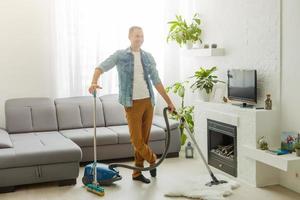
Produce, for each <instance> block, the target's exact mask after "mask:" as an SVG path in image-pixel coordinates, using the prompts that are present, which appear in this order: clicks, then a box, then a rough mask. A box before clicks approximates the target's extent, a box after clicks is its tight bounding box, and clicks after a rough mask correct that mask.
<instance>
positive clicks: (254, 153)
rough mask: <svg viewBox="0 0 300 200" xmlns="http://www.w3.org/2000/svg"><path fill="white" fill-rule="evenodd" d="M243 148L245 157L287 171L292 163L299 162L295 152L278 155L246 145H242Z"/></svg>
mask: <svg viewBox="0 0 300 200" xmlns="http://www.w3.org/2000/svg"><path fill="white" fill-rule="evenodd" d="M243 148H244V150H245V151H244V154H245V155H246V156H247V157H249V158H251V159H253V160H256V161H259V162H262V163H265V164H267V165H270V166H272V167H276V168H277V169H280V170H283V171H288V169H289V168H290V167H291V166H292V165H294V164H296V163H299V162H300V157H297V156H296V155H295V153H292V154H286V155H280V156H278V155H273V154H271V153H267V152H265V151H263V150H260V149H256V148H254V147H250V146H248V145H243Z"/></svg>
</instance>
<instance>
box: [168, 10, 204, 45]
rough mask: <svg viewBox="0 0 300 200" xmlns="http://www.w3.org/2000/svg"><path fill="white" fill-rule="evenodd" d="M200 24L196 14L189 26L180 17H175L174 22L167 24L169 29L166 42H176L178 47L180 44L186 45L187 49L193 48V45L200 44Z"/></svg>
mask: <svg viewBox="0 0 300 200" xmlns="http://www.w3.org/2000/svg"><path fill="white" fill-rule="evenodd" d="M200 23H201V20H200V18H199V14H198V13H196V14H195V15H194V17H193V19H192V23H191V24H188V23H187V22H186V20H185V19H183V18H182V16H180V15H176V19H175V20H173V21H170V22H168V24H169V25H170V27H169V34H168V36H167V42H169V41H170V40H171V41H176V42H177V43H178V44H179V46H180V47H181V45H182V44H186V47H187V48H189V49H190V48H192V47H193V43H197V42H200V43H202V40H201V38H200V36H201V29H200V28H199V25H200Z"/></svg>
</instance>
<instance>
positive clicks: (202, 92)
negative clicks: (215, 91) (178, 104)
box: [198, 90, 211, 102]
mask: <svg viewBox="0 0 300 200" xmlns="http://www.w3.org/2000/svg"><path fill="white" fill-rule="evenodd" d="M198 94H199V99H200V100H201V101H205V102H208V101H209V100H210V96H211V93H209V94H207V93H206V91H205V90H200V91H199V93H198Z"/></svg>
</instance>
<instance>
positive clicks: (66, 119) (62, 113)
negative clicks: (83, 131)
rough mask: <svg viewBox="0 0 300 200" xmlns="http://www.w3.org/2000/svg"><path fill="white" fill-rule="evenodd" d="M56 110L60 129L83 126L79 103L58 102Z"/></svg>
mask: <svg viewBox="0 0 300 200" xmlns="http://www.w3.org/2000/svg"><path fill="white" fill-rule="evenodd" d="M56 112H57V120H58V128H59V130H63V129H73V128H82V127H83V126H82V122H81V116H80V109H79V106H78V105H73V104H58V105H56Z"/></svg>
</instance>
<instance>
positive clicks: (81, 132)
mask: <svg viewBox="0 0 300 200" xmlns="http://www.w3.org/2000/svg"><path fill="white" fill-rule="evenodd" d="M96 130H97V140H96V142H97V145H109V144H117V143H118V136H117V134H116V133H114V132H113V131H111V130H110V129H108V128H105V127H97V129H96ZM60 133H61V134H63V135H64V136H65V137H67V138H69V139H71V140H72V141H73V142H75V143H76V144H77V145H78V146H80V147H91V146H93V145H94V143H93V139H94V129H93V128H82V129H72V130H61V131H60Z"/></svg>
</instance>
